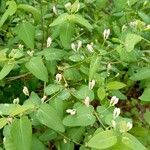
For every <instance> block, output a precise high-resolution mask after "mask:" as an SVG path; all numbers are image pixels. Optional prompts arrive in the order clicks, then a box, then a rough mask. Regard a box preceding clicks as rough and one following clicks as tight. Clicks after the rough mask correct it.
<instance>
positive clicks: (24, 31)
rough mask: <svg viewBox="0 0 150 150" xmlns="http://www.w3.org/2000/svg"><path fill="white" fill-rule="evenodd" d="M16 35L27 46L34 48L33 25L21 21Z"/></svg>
mask: <svg viewBox="0 0 150 150" xmlns="http://www.w3.org/2000/svg"><path fill="white" fill-rule="evenodd" d="M18 36H19V38H20V39H21V40H22V41H23V42H24V43H25V44H26V46H27V47H29V48H31V49H33V48H34V37H35V27H34V26H33V25H32V24H31V23H30V22H23V23H22V24H21V25H20V29H19V32H18Z"/></svg>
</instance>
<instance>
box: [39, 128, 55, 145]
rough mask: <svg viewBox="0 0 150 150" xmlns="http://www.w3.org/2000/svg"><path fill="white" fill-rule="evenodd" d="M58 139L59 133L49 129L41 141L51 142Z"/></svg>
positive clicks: (42, 135)
mask: <svg viewBox="0 0 150 150" xmlns="http://www.w3.org/2000/svg"><path fill="white" fill-rule="evenodd" d="M56 137H57V133H56V132H55V131H54V130H52V129H47V130H46V131H45V132H44V133H43V134H41V135H40V136H39V139H40V140H41V141H44V142H46V141H51V140H53V139H55V138H56Z"/></svg>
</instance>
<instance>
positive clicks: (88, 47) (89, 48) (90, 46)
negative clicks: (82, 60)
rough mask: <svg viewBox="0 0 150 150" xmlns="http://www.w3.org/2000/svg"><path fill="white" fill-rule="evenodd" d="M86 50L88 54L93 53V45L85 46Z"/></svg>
mask: <svg viewBox="0 0 150 150" xmlns="http://www.w3.org/2000/svg"><path fill="white" fill-rule="evenodd" d="M86 48H87V50H88V51H89V52H90V53H93V52H94V49H93V43H91V44H87V45H86Z"/></svg>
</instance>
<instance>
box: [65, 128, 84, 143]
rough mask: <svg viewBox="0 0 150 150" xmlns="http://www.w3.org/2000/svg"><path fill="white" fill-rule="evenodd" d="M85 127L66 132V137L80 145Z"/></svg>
mask: <svg viewBox="0 0 150 150" xmlns="http://www.w3.org/2000/svg"><path fill="white" fill-rule="evenodd" d="M84 132H85V127H74V128H69V129H68V130H67V137H69V138H70V139H72V140H73V141H75V142H78V143H80V142H81V140H82V137H83V136H84Z"/></svg>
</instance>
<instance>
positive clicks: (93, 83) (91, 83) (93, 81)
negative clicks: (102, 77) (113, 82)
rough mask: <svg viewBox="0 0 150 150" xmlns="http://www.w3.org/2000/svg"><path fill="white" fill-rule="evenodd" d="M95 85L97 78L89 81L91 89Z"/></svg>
mask: <svg viewBox="0 0 150 150" xmlns="http://www.w3.org/2000/svg"><path fill="white" fill-rule="evenodd" d="M94 86H95V80H92V81H90V82H89V89H90V90H92V89H93V88H94Z"/></svg>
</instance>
